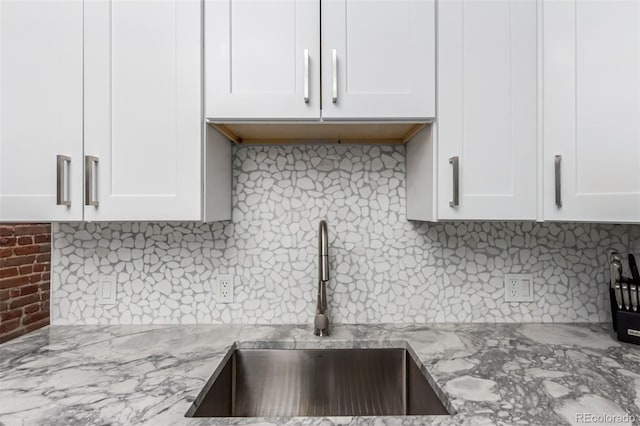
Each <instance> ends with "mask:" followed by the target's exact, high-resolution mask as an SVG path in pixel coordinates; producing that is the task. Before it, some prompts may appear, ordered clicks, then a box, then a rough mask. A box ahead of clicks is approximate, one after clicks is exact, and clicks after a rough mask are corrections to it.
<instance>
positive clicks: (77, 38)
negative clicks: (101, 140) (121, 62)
mask: <svg viewBox="0 0 640 426" xmlns="http://www.w3.org/2000/svg"><path fill="white" fill-rule="evenodd" d="M58 155H63V156H66V157H68V158H69V159H70V162H68V161H65V162H64V164H63V167H64V170H61V172H62V173H63V174H64V176H60V177H61V178H64V180H63V182H61V186H62V189H64V192H63V193H62V194H61V196H62V199H61V200H59V201H60V202H64V201H68V204H69V205H57V204H56V203H57V201H58V200H57V199H56V195H57V182H58V179H57V177H58V173H57V156H58ZM63 204H64V203H63ZM58 220H65V221H75V220H82V1H80V0H77V1H73V0H67V1H29V0H3V1H1V2H0V222H2V221H58Z"/></svg>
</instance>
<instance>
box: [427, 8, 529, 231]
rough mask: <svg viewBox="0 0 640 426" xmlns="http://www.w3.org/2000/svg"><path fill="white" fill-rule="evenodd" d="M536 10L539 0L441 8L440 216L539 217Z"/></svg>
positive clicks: (439, 101) (439, 10)
mask: <svg viewBox="0 0 640 426" xmlns="http://www.w3.org/2000/svg"><path fill="white" fill-rule="evenodd" d="M536 14H537V9H536V1H535V0H517V1H516V0H500V1H471V0H450V1H446V2H441V3H440V4H439V6H438V19H439V21H438V28H439V33H438V52H439V58H438V83H437V87H438V117H437V122H438V127H437V129H438V131H437V140H438V195H437V196H438V217H439V219H476V220H483V219H486V220H492V219H504V220H534V219H535V218H536V199H537V196H536V194H537V191H536V188H537V173H536V170H537V160H536V157H537V72H536V70H537V68H536V67H537V50H536V49H537V17H536ZM451 157H457V158H458V162H459V163H458V165H459V166H458V167H459V169H458V170H459V174H458V176H459V183H458V189H459V202H458V205H457V206H456V205H454V206H452V205H450V201H453V192H454V173H455V170H454V167H453V165H451V164H450V163H449V159H450V158H451Z"/></svg>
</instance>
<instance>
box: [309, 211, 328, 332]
mask: <svg viewBox="0 0 640 426" xmlns="http://www.w3.org/2000/svg"><path fill="white" fill-rule="evenodd" d="M327 281H329V234H328V232H327V222H325V221H324V220H321V221H320V227H319V232H318V302H317V304H316V317H315V320H314V321H313V323H314V327H315V331H314V334H315V335H316V336H328V335H329V316H328V315H327Z"/></svg>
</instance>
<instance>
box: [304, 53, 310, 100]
mask: <svg viewBox="0 0 640 426" xmlns="http://www.w3.org/2000/svg"><path fill="white" fill-rule="evenodd" d="M304 103H305V104H308V103H309V49H304Z"/></svg>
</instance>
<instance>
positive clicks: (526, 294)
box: [504, 274, 533, 302]
mask: <svg viewBox="0 0 640 426" xmlns="http://www.w3.org/2000/svg"><path fill="white" fill-rule="evenodd" d="M504 300H505V301H507V302H533V275H531V274H506V275H505V276H504Z"/></svg>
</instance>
